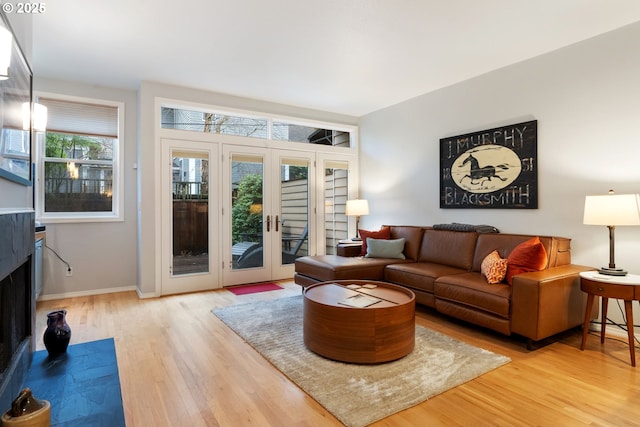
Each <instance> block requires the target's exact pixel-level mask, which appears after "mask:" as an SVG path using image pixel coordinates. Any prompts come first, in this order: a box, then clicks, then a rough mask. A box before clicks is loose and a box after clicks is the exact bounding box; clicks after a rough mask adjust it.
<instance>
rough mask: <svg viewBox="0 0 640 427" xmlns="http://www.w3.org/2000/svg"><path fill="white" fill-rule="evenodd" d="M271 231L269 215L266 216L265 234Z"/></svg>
mask: <svg viewBox="0 0 640 427" xmlns="http://www.w3.org/2000/svg"><path fill="white" fill-rule="evenodd" d="M269 231H271V215H267V233H268V232H269Z"/></svg>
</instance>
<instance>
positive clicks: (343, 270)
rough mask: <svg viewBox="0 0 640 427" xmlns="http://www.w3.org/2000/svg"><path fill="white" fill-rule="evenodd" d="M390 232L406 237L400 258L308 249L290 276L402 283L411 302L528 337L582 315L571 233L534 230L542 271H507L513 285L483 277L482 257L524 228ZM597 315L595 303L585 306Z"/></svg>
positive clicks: (505, 247)
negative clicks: (410, 293)
mask: <svg viewBox="0 0 640 427" xmlns="http://www.w3.org/2000/svg"><path fill="white" fill-rule="evenodd" d="M390 228H391V238H392V239H399V238H404V239H405V246H404V252H403V253H404V256H405V257H406V259H404V260H402V259H389V258H366V257H361V256H358V255H359V251H360V248H359V247H355V248H349V249H350V250H351V253H346V254H345V255H347V256H342V255H322V256H306V257H301V258H298V259H297V260H296V265H295V271H296V273H295V282H296V283H297V284H299V285H302V286H308V285H310V284H313V283H317V282H325V281H333V280H348V279H358V280H362V279H364V280H382V281H386V282H390V283H395V284H398V285H402V286H405V287H407V288H409V289H411V290H412V291H413V292H414V293H415V295H416V302H417V303H419V304H422V305H425V306H428V307H432V308H435V309H436V310H437V311H439V312H441V313H444V314H447V315H450V316H453V317H456V318H458V319H462V320H465V321H468V322H471V323H473V324H476V325H479V326H482V327H486V328H489V329H493V330H495V331H498V332H500V333H503V334H506V335H511V334H517V335H520V336H523V337H526V338H527V339H528V342H527V345H528V347H529V348H532V346H533V342H535V341H539V340H542V339H544V338H547V337H550V336H552V335H555V334H557V333H560V332H563V331H565V330H568V329H571V328H573V327H576V326H579V325H581V324H582V323H583V322H584V314H585V309H586V294H584V293H583V292H582V291H581V290H580V277H579V273H580V272H581V271H586V270H593V268H591V267H585V266H579V265H573V264H571V248H570V243H571V240H570V239H567V238H564V237H553V236H538V237H539V238H540V241H541V242H542V244H543V246H544V248H545V250H546V253H547V256H548V262H547V267H546V268H545V269H544V270H542V271H534V272H526V273H522V274H518V275H516V276H514V277H513V280H512V284H511V285H508V284H507V283H498V284H489V283H487V280H486V279H485V277H484V276H483V275H482V274H481V263H482V261H483V259H484V258H485V257H486V256H487V255H488V254H489V253H491V252H492V251H494V250H496V249H497V250H498V252H499V253H500V255H501V256H502V257H503V258H506V257H507V256H508V255H509V253H510V252H511V251H512V250H513V249H514V248H515V247H516V246H517V245H519V244H520V243H522V242H524V241H526V240H529V239H530V238H531V237H534V236H530V235H521V234H505V233H486V234H484V233H476V232H460V231H449V230H437V229H433V228H432V227H417V226H390ZM591 315H592V318H596V317H597V315H598V309H597V304H594V310H593V312H592V313H591Z"/></svg>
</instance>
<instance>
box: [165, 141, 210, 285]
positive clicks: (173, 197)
mask: <svg viewBox="0 0 640 427" xmlns="http://www.w3.org/2000/svg"><path fill="white" fill-rule="evenodd" d="M161 145H162V154H161V155H162V168H161V175H162V178H161V180H162V183H161V188H162V190H161V193H162V196H161V199H162V201H161V204H162V208H161V209H162V213H161V217H162V221H161V222H162V224H161V235H162V237H161V240H162V241H161V246H162V249H161V257H162V262H161V287H162V289H161V293H162V295H167V294H175V293H184V292H194V291H202V290H209V289H215V288H219V287H220V279H219V274H218V271H219V269H218V268H217V266H218V265H220V256H219V247H220V244H219V239H218V237H217V236H218V234H219V233H218V232H217V230H218V224H219V217H220V216H219V201H218V197H217V193H218V192H217V189H218V183H219V174H220V171H219V167H218V165H219V157H218V145H217V144H203V143H199V142H189V141H179V140H173V139H162V140H161Z"/></svg>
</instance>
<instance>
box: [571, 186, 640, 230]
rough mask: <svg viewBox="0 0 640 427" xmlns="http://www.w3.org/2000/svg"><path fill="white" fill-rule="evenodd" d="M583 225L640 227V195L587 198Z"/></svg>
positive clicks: (611, 195) (606, 195) (608, 195)
mask: <svg viewBox="0 0 640 427" xmlns="http://www.w3.org/2000/svg"><path fill="white" fill-rule="evenodd" d="M583 223H584V224H587V225H613V226H618V225H640V196H639V195H638V194H605V195H599V196H586V197H585V201H584V218H583Z"/></svg>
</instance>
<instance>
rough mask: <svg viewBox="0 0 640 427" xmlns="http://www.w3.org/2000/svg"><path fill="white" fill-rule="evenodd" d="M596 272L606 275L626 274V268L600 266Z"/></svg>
mask: <svg viewBox="0 0 640 427" xmlns="http://www.w3.org/2000/svg"><path fill="white" fill-rule="evenodd" d="M598 273H600V274H606V275H607V276H626V275H627V271H626V270H623V269H621V268H609V267H602V268H600V269H599V270H598Z"/></svg>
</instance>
